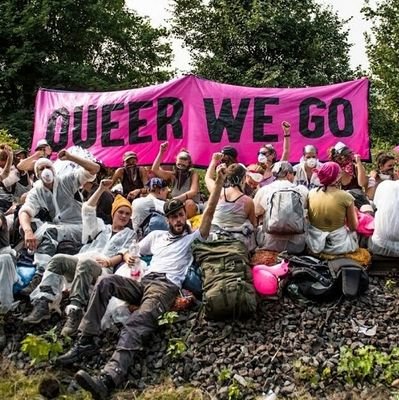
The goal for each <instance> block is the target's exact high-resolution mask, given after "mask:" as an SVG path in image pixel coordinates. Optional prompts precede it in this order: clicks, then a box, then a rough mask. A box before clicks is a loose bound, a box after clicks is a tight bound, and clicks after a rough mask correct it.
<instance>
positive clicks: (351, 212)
mask: <svg viewBox="0 0 399 400" xmlns="http://www.w3.org/2000/svg"><path fill="white" fill-rule="evenodd" d="M358 223H359V221H358V219H357V214H356V207H355V203H352V204H351V205H350V206H349V207H348V208H347V209H346V225H347V226H348V228H349V229H350V230H351V231H355V230H356V229H357V225H358Z"/></svg>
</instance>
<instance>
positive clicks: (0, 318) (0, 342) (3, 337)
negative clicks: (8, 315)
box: [0, 315, 7, 350]
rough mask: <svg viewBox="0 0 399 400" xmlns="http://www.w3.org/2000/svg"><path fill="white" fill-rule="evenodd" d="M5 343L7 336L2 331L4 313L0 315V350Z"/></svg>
mask: <svg viewBox="0 0 399 400" xmlns="http://www.w3.org/2000/svg"><path fill="white" fill-rule="evenodd" d="M6 345H7V338H6V334H5V332H4V315H0V350H3V349H4V347H6Z"/></svg>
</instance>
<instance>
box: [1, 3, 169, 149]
mask: <svg viewBox="0 0 399 400" xmlns="http://www.w3.org/2000/svg"><path fill="white" fill-rule="evenodd" d="M0 14H1V17H2V21H1V24H0V65H1V68H0V87H1V91H0V121H1V126H0V127H6V128H8V129H9V131H10V133H11V134H12V135H13V136H15V137H18V138H19V139H20V142H21V144H22V145H24V146H26V145H27V144H28V142H29V141H30V136H31V131H32V121H33V107H34V98H35V93H36V90H37V89H38V88H39V87H48V88H55V89H71V90H111V89H117V88H129V87H137V86H144V85H149V84H154V83H158V82H162V81H164V80H166V79H169V78H170V76H171V73H170V72H168V71H167V70H166V68H169V66H170V61H171V48H170V45H169V43H167V42H166V41H165V38H166V37H167V36H168V32H167V31H166V30H165V29H164V28H157V29H156V28H153V27H152V26H151V24H150V21H149V20H148V19H147V18H142V17H140V16H139V15H138V14H137V13H136V12H134V11H132V10H129V9H128V8H127V7H126V6H125V2H124V1H123V0H112V1H111V0H48V1H22V2H21V1H14V0H4V1H2V2H1V3H0Z"/></svg>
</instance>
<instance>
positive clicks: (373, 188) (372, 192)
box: [366, 171, 378, 200]
mask: <svg viewBox="0 0 399 400" xmlns="http://www.w3.org/2000/svg"><path fill="white" fill-rule="evenodd" d="M377 176H378V173H377V171H371V172H370V176H369V178H368V179H369V180H368V185H367V186H369V185H371V184H373V186H371V187H367V191H366V194H367V197H368V198H369V199H370V200H373V199H374V195H375V191H376V190H377V186H378V183H377Z"/></svg>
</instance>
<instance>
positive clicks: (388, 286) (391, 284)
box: [385, 279, 396, 292]
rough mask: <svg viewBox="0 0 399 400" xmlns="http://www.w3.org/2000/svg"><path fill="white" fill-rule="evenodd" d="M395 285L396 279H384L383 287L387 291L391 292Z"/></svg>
mask: <svg viewBox="0 0 399 400" xmlns="http://www.w3.org/2000/svg"><path fill="white" fill-rule="evenodd" d="M395 287H396V281H394V280H393V279H387V280H386V281H385V289H386V290H388V292H392V291H393V290H394V289H395Z"/></svg>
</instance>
